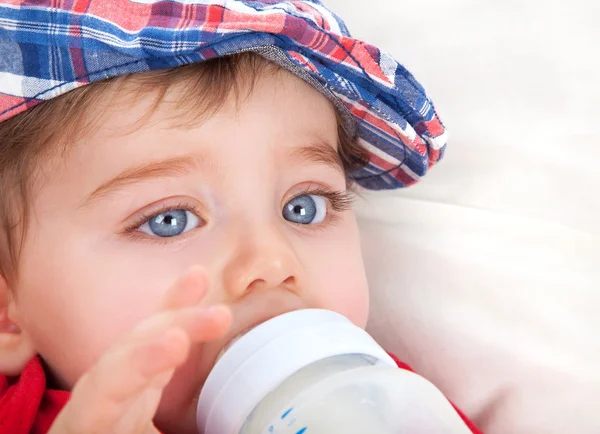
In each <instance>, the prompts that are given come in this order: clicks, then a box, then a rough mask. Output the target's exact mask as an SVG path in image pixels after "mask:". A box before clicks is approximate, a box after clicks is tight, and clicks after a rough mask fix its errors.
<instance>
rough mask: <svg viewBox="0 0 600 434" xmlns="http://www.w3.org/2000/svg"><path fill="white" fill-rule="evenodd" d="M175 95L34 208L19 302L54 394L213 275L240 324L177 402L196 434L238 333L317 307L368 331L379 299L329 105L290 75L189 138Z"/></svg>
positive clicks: (192, 360)
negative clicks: (192, 276)
mask: <svg viewBox="0 0 600 434" xmlns="http://www.w3.org/2000/svg"><path fill="white" fill-rule="evenodd" d="M180 90H181V89H180ZM175 97H176V93H169V94H168V96H167V100H166V102H165V103H163V104H162V105H161V106H160V107H159V108H158V109H157V110H156V111H155V112H154V113H153V115H152V117H151V118H150V119H148V121H147V122H145V123H144V126H143V127H142V128H140V129H137V130H133V129H132V128H131V126H132V123H134V122H135V121H136V120H137V119H138V118H140V117H141V116H142V115H143V114H144V113H146V111H147V110H148V107H149V106H150V105H151V104H152V98H151V97H148V98H142V99H140V100H139V101H138V102H136V103H135V105H134V106H133V107H127V108H122V109H121V110H117V109H115V108H111V109H110V110H109V111H108V113H107V114H106V117H105V119H103V121H102V127H101V128H100V129H99V130H98V131H96V132H94V133H92V134H90V135H89V136H87V137H85V138H84V139H82V140H81V141H80V142H79V143H77V144H76V145H75V146H74V148H73V149H72V151H71V152H69V153H68V155H66V156H64V157H63V160H62V161H61V162H60V163H59V164H58V165H53V168H54V169H53V171H52V172H51V173H49V174H48V176H46V178H45V179H44V183H43V185H41V186H40V187H39V188H38V190H37V191H36V194H35V196H34V199H33V218H32V220H31V227H30V230H29V233H28V236H27V240H26V244H25V248H24V251H23V255H22V258H21V263H20V276H21V279H20V281H19V284H18V287H17V288H16V293H17V302H16V303H17V312H18V315H19V317H20V318H22V322H21V325H22V329H23V330H24V331H26V333H27V334H28V335H29V336H30V338H31V339H32V340H33V342H34V343H35V346H36V349H37V351H38V353H39V354H40V355H41V356H42V357H43V359H44V360H45V361H46V362H47V364H48V366H49V367H50V369H51V371H52V374H53V376H54V377H55V381H57V382H58V383H59V384H60V385H61V386H62V387H66V388H70V387H72V386H73V384H74V383H75V382H76V381H77V379H78V378H79V377H80V376H81V375H82V373H84V372H85V371H86V370H88V369H89V368H90V367H91V366H92V365H93V364H94V362H95V361H96V360H97V359H98V358H99V357H100V356H101V355H102V354H103V353H104V352H105V351H106V350H107V349H108V348H109V347H110V346H111V345H112V344H113V343H114V342H115V341H116V340H117V339H118V338H119V337H120V336H122V335H124V334H125V333H127V332H128V331H130V330H131V329H132V328H133V327H134V326H135V325H136V324H137V323H138V322H139V321H140V320H142V319H143V318H146V317H148V316H150V315H151V314H153V313H154V312H156V310H157V309H158V308H159V306H160V305H161V301H162V299H163V297H164V295H165V292H166V291H167V289H168V288H169V287H170V286H171V285H172V284H173V283H174V282H175V281H176V280H177V279H178V278H179V277H180V276H181V275H182V274H184V272H186V271H187V270H188V269H189V268H190V267H192V266H193V265H196V264H200V265H202V266H203V267H204V268H205V269H206V271H207V274H208V277H209V280H210V290H209V293H208V295H207V296H206V298H205V300H204V301H203V302H202V303H203V304H205V305H212V304H217V303H226V304H229V305H230V306H231V308H232V311H233V325H232V329H231V330H230V332H229V333H228V334H227V336H226V337H225V338H223V339H221V340H219V341H216V342H211V343H208V344H202V345H198V346H196V347H194V348H193V349H192V352H191V355H190V357H189V360H188V361H187V362H186V363H185V365H184V366H183V367H182V368H181V369H180V370H179V371H178V372H176V375H175V376H174V378H173V380H172V381H171V383H170V384H169V385H168V386H167V388H166V390H165V393H164V395H163V400H162V401H161V405H160V408H159V411H158V414H157V419H156V421H157V424H158V426H159V427H161V426H162V427H166V426H168V427H170V429H169V430H173V428H174V427H175V428H176V429H175V431H176V432H182V433H185V432H194V414H195V405H196V404H195V402H194V399H195V398H196V397H197V395H198V393H199V391H200V389H201V387H202V385H203V383H204V381H205V379H206V376H207V375H208V373H209V371H210V369H211V367H212V366H213V364H214V362H215V358H216V357H217V355H218V353H219V351H220V350H221V349H222V347H223V345H225V344H226V343H227V341H228V340H230V339H231V338H232V337H233V336H235V335H236V334H238V333H239V332H240V331H242V330H244V329H246V328H247V327H248V326H250V325H254V324H257V323H260V322H263V321H265V320H267V319H269V318H271V317H273V316H276V315H278V314H281V313H283V312H286V311H290V310H295V309H301V308H307V307H313V308H326V309H331V310H334V311H337V312H340V313H342V314H344V315H346V316H347V317H348V318H350V319H351V320H352V321H353V322H354V323H356V324H357V325H359V326H361V327H364V326H365V324H366V321H367V312H368V290H367V283H366V279H365V274H364V268H363V262H362V258H361V252H360V246H359V234H358V230H357V225H356V221H355V217H354V215H353V213H352V211H351V210H349V209H347V208H344V207H343V206H342V205H343V204H340V203H338V202H340V201H339V199H340V198H339V196H342V195H343V193H344V192H345V191H346V180H345V177H344V174H343V171H342V168H341V167H340V166H338V165H337V164H336V163H335V161H336V159H335V155H336V148H337V144H336V143H337V126H336V117H335V112H334V110H333V108H332V106H331V104H330V103H329V101H328V100H327V99H326V98H325V97H323V96H322V95H321V94H320V93H318V92H317V91H316V90H314V89H313V88H312V87H310V86H309V85H307V84H306V83H304V82H303V81H301V80H300V79H298V78H296V77H294V76H292V75H291V74H288V73H281V74H280V77H279V76H278V77H277V78H273V77H272V76H271V75H268V76H266V77H263V78H261V79H259V80H258V82H257V84H256V86H255V88H254V90H253V92H252V94H251V96H250V97H249V99H248V100H247V101H246V102H245V103H244V104H243V105H242V107H241V109H240V110H236V108H235V104H234V102H233V100H232V101H228V102H227V103H226V104H225V106H224V107H223V109H221V110H220V111H219V112H218V113H217V114H216V115H215V116H212V117H209V118H207V119H204V120H203V121H202V122H200V123H198V124H197V125H195V126H193V127H190V126H186V127H182V126H181V122H180V121H181V119H176V121H178V122H176V123H175V122H173V119H172V115H173V113H174V112H173V108H172V106H169V104H168V102H169V99H170V98H171V99H172V98H175ZM132 131H133V132H132ZM336 208H339V209H336ZM267 369H268V368H267Z"/></svg>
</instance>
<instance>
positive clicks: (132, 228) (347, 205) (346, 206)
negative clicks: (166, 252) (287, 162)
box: [123, 185, 353, 243]
mask: <svg viewBox="0 0 600 434" xmlns="http://www.w3.org/2000/svg"><path fill="white" fill-rule="evenodd" d="M304 195H314V196H321V197H324V198H325V199H327V201H328V202H329V204H330V205H331V209H332V210H333V211H335V212H336V213H342V212H345V211H349V210H350V209H352V204H353V198H352V196H351V195H350V193H349V192H348V191H347V190H344V191H333V190H332V189H329V188H325V187H317V188H314V187H311V186H310V185H309V186H308V187H307V188H305V189H303V190H302V191H300V192H299V193H297V194H295V195H294V196H292V197H291V198H289V199H288V200H287V201H286V203H287V202H290V201H292V200H294V199H296V198H298V197H300V196H304ZM174 210H184V211H189V212H192V213H194V214H196V215H197V216H198V218H199V219H200V220H201V221H202V222H203V223H205V220H204V218H203V217H202V216H201V215H200V214H201V210H200V208H199V207H196V206H190V205H189V204H188V203H185V202H180V203H177V204H175V205H173V204H169V205H165V206H162V207H159V208H157V209H152V210H151V211H147V212H142V213H141V214H140V215H139V216H138V217H137V218H136V219H135V220H134V221H133V222H132V223H131V224H130V225H128V226H127V228H125V230H124V231H123V233H124V234H125V235H127V236H130V237H132V238H134V239H139V238H148V239H149V240H151V241H155V242H160V243H165V242H172V241H173V238H180V237H172V238H161V237H143V236H141V235H139V234H136V232H137V230H138V229H139V227H140V226H142V225H143V224H144V223H146V222H147V221H149V220H150V219H151V218H152V217H155V216H157V215H158V214H162V213H166V212H169V211H174ZM336 218H337V216H336V215H328V217H327V221H325V222H323V223H321V224H317V225H301V224H297V225H298V226H307V227H308V228H309V229H313V230H319V229H323V226H326V225H327V224H328V223H332V222H334V221H335V219H336Z"/></svg>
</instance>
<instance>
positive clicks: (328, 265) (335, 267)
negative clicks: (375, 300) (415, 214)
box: [303, 217, 369, 328]
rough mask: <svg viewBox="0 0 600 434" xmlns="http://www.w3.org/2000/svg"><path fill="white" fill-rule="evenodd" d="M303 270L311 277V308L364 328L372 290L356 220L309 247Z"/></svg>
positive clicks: (340, 225)
mask: <svg viewBox="0 0 600 434" xmlns="http://www.w3.org/2000/svg"><path fill="white" fill-rule="evenodd" d="M305 248H306V249H307V250H306V251H305V252H304V254H303V256H304V259H305V260H304V261H303V262H304V268H305V270H306V273H307V274H308V275H309V279H308V280H309V282H311V283H310V284H309V286H310V287H309V288H306V290H307V291H308V292H309V294H310V297H311V300H314V302H312V303H311V304H313V305H315V307H321V308H325V309H329V310H333V311H335V312H339V313H341V314H343V315H345V316H346V317H347V318H349V319H350V320H351V321H352V322H353V323H355V324H356V325H357V326H359V327H362V328H365V326H366V324H367V319H368V313H369V288H368V283H367V278H366V274H365V269H364V264H363V260H362V253H361V248H360V237H359V232H358V227H357V225H356V221H355V219H354V217H352V218H349V219H347V220H346V219H344V221H343V222H342V223H340V224H339V225H338V226H336V228H335V229H334V230H333V231H332V232H331V234H330V236H328V237H325V238H324V239H323V240H322V241H321V242H320V243H319V245H318V246H316V245H312V246H310V245H309V246H306V247H305Z"/></svg>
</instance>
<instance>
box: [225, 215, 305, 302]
mask: <svg viewBox="0 0 600 434" xmlns="http://www.w3.org/2000/svg"><path fill="white" fill-rule="evenodd" d="M252 226H253V227H246V228H244V230H243V231H241V232H238V233H237V234H236V235H235V237H236V238H235V240H233V245H234V248H233V253H232V255H231V257H230V260H229V261H228V262H227V264H226V265H225V268H224V273H223V284H224V287H225V291H226V292H227V293H228V296H229V297H231V298H232V299H234V300H235V299H238V298H240V297H243V296H244V295H246V294H248V293H250V292H253V291H257V290H265V289H273V288H281V289H284V290H288V291H292V292H296V291H297V290H298V288H299V286H300V284H301V281H302V280H303V276H302V268H301V266H300V261H299V260H298V257H297V254H296V252H295V250H294V248H293V245H292V243H291V242H290V240H289V239H288V238H287V237H286V235H285V234H284V233H283V230H282V229H281V228H278V227H277V225H276V224H263V225H252ZM230 236H232V235H230Z"/></svg>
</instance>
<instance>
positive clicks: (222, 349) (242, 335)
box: [215, 320, 268, 364]
mask: <svg viewBox="0 0 600 434" xmlns="http://www.w3.org/2000/svg"><path fill="white" fill-rule="evenodd" d="M266 321H268V320H266ZM263 322H264V321H263ZM260 324H262V322H261V323H259V324H256V325H254V326H251V327H248V328H246V329H244V330H242V331H241V332H239V333H238V334H237V335H235V336H234V337H233V338H232V339H230V340H229V341H228V342H226V343H225V345H223V348H221V351H219V353H218V354H217V358H216V359H215V364H216V363H217V362H218V361H219V360H220V359H221V357H223V355H224V354H225V353H226V352H227V350H229V348H231V347H232V346H233V344H235V343H236V342H237V341H239V340H240V339H241V338H242V337H244V335H245V334H246V333H248V332H249V331H250V330H252V329H253V328H255V327H257V326H258V325H260Z"/></svg>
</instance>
